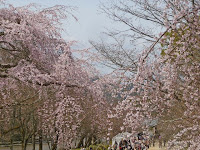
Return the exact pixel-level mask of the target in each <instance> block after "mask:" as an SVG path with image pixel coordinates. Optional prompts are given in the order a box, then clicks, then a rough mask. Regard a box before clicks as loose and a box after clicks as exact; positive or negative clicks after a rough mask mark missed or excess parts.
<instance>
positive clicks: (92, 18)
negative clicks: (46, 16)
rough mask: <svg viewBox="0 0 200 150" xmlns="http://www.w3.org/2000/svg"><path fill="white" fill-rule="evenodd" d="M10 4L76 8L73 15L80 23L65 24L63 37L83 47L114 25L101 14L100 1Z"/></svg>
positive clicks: (44, 0)
mask: <svg viewBox="0 0 200 150" xmlns="http://www.w3.org/2000/svg"><path fill="white" fill-rule="evenodd" d="M104 1H105V0H104ZM8 2H10V3H11V4H13V5H14V6H23V5H27V4H30V3H36V4H39V5H41V6H44V7H51V6H54V5H67V6H74V7H76V8H77V9H76V10H75V11H74V12H73V13H74V15H75V16H76V17H77V18H78V21H76V20H74V19H70V20H69V21H68V23H67V24H64V25H63V27H64V29H66V31H67V32H66V33H63V35H64V38H66V39H71V40H77V41H79V43H81V45H82V46H83V47H85V46H89V43H88V40H96V39H98V38H99V37H100V33H101V32H103V31H105V28H109V27H111V25H112V23H111V21H110V20H109V19H108V18H107V17H106V16H105V15H104V14H102V13H101V12H100V9H99V5H100V0H8ZM101 2H102V0H101Z"/></svg>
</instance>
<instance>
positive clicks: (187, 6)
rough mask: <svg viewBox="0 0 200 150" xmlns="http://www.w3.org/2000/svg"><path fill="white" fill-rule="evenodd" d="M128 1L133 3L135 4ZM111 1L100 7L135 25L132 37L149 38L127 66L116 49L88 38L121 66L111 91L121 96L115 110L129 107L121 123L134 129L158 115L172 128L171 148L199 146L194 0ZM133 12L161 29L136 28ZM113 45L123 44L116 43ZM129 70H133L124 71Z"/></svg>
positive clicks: (196, 3)
mask: <svg viewBox="0 0 200 150" xmlns="http://www.w3.org/2000/svg"><path fill="white" fill-rule="evenodd" d="M129 4H134V5H135V4H136V5H135V7H136V9H134V7H133V5H129ZM111 6H112V7H108V5H104V7H103V8H105V9H104V10H105V12H106V13H107V14H109V15H110V17H111V18H114V19H115V20H116V21H118V22H122V23H124V24H126V25H127V26H128V27H129V28H130V30H131V31H134V32H133V36H132V37H135V38H136V39H138V38H142V39H141V40H143V41H144V40H146V41H149V43H148V44H147V45H146V47H145V49H143V50H142V51H140V52H139V53H140V55H138V56H137V57H136V58H138V59H136V60H135V59H133V60H135V61H136V62H137V65H134V63H133V65H130V67H127V66H124V65H123V62H125V61H123V58H121V57H120V55H117V56H118V57H115V56H116V55H112V53H111V50H112V47H109V48H107V47H106V46H105V45H102V44H94V43H93V45H94V46H95V48H96V49H97V50H98V51H100V53H102V55H103V56H104V58H106V59H108V60H109V61H111V62H112V63H115V64H116V65H117V66H118V68H120V69H118V70H119V71H118V73H119V74H118V79H119V81H120V82H118V83H120V84H118V86H119V89H118V90H117V91H115V92H116V93H120V94H121V95H123V96H124V97H123V98H122V99H124V100H123V101H122V102H121V103H120V104H119V106H118V107H117V110H118V112H122V111H123V110H124V109H125V110H127V111H128V113H127V115H126V118H125V122H124V126H125V127H130V128H132V130H133V131H137V128H138V127H139V126H144V125H145V124H144V122H145V120H150V119H155V118H158V119H159V125H160V126H163V125H164V126H165V127H166V126H167V125H168V128H167V127H166V129H165V128H164V129H162V130H166V131H170V132H171V133H173V134H172V136H170V138H169V140H170V141H169V143H168V147H169V148H170V149H185V148H186V149H199V143H198V141H199V131H200V130H199V123H200V120H199V117H198V116H199V113H198V112H197V110H198V109H199V98H200V95H199V89H200V87H199V86H200V83H199V77H200V76H199V75H200V74H199V67H200V66H199V65H200V63H199V58H200V57H199V46H200V44H199V31H200V28H199V23H200V22H199V20H200V19H199V9H200V3H199V1H195V0H192V1H190V0H182V1H180V0H175V1H172V0H166V1H159V0H158V1H154V2H152V1H148V0H144V1H143V0H140V1H138V0H133V1H132V0H130V1H126V2H125V1H116V3H113V5H111ZM138 9H139V10H138ZM116 10H118V11H116ZM120 13H121V14H120ZM133 17H138V18H140V19H144V20H146V21H150V22H154V23H155V24H157V25H160V26H162V27H163V29H162V30H163V31H162V32H161V33H160V34H155V33H152V32H148V31H147V30H144V29H143V28H142V27H138V28H136V27H135V25H134V21H133V19H134V18H133ZM147 28H148V26H147ZM118 33H119V34H120V33H121V32H118ZM118 33H116V34H115V33H114V34H113V35H117V34H118ZM130 34H131V33H130V32H129V35H130ZM113 35H112V36H113ZM116 39H117V38H116ZM133 39H134V38H133ZM117 40H118V39H117ZM118 41H119V40H118ZM119 44H120V43H119ZM114 48H115V47H114ZM118 50H121V51H122V52H124V50H125V49H123V48H122V47H120V46H119V47H118ZM117 52H118V51H117ZM117 52H116V53H117ZM124 54H125V53H124ZM127 54H128V53H127ZM135 54H136V53H135ZM126 56H127V57H128V56H131V55H126ZM116 58H117V61H118V62H117V61H115V59H116ZM124 58H126V57H124ZM120 61H121V62H122V65H120V63H119V62H120ZM133 62H134V61H133ZM125 64H126V63H125ZM132 70H134V71H133V74H131V73H127V72H128V71H130V72H132ZM115 72H117V71H115ZM127 85H128V86H127ZM127 87H129V88H127ZM130 87H131V88H130ZM144 129H145V128H144ZM166 131H165V133H164V134H165V135H166V134H167V133H166Z"/></svg>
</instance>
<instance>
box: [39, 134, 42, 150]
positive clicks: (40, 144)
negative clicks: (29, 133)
mask: <svg viewBox="0 0 200 150" xmlns="http://www.w3.org/2000/svg"><path fill="white" fill-rule="evenodd" d="M39 150H42V131H40V133H39Z"/></svg>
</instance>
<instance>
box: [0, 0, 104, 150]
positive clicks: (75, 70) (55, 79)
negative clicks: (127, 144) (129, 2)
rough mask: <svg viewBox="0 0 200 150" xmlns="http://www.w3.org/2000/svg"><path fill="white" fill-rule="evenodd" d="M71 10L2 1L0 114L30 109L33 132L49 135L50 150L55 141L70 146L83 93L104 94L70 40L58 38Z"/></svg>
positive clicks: (100, 97) (55, 146)
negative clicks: (73, 52)
mask: <svg viewBox="0 0 200 150" xmlns="http://www.w3.org/2000/svg"><path fill="white" fill-rule="evenodd" d="M71 9H72V8H71V7H68V6H61V5H57V6H54V7H50V8H44V9H41V8H40V7H39V6H37V5H35V4H30V5H27V6H23V7H14V6H12V5H10V4H9V5H7V4H5V3H3V2H2V1H1V9H0V20H1V21H0V91H1V94H0V97H1V102H0V108H1V114H0V115H1V118H2V119H3V118H4V116H5V115H6V114H10V113H11V112H10V111H11V110H12V108H13V107H14V106H18V105H19V106H20V108H22V109H23V111H21V113H22V114H20V115H24V116H26V117H24V119H25V118H27V115H28V114H29V113H28V112H29V110H30V111H31V110H32V111H33V112H34V115H36V117H37V119H38V120H37V131H34V134H35V132H37V135H39V137H40V138H42V136H44V135H46V136H47V137H48V138H50V139H51V141H52V142H51V149H52V150H55V149H57V147H58V145H60V146H63V147H64V148H66V149H69V148H70V143H71V142H72V140H73V139H74V137H75V135H76V133H77V132H76V131H77V128H78V127H79V125H80V122H81V119H82V118H81V115H80V114H81V113H83V109H82V108H81V107H80V101H84V100H85V99H86V97H85V96H84V95H85V94H86V93H87V94H88V95H90V97H92V99H93V100H94V101H97V102H100V101H101V100H102V96H103V94H102V91H101V86H100V85H99V84H98V83H95V82H93V81H92V80H91V79H92V78H93V76H95V75H96V74H95V75H94V74H93V72H94V71H90V70H91V68H92V67H90V68H89V67H87V66H89V65H88V64H87V63H86V62H85V61H82V60H80V59H78V58H75V57H74V56H73V55H72V48H71V46H72V45H73V43H74V41H68V42H66V41H65V40H64V39H63V38H62V36H61V32H62V31H63V29H62V28H61V25H62V20H64V19H67V18H68V17H70V16H73V15H72V14H71ZM73 17H74V16H73ZM75 19H76V18H75ZM19 84H20V86H18V85H19ZM25 87H30V89H32V90H33V91H34V92H35V97H33V95H32V94H31V93H29V92H28V90H29V88H27V89H26V90H27V91H26V90H24V91H25V92H22V91H23V90H22V91H21V90H19V88H25ZM10 91H12V92H10ZM34 92H33V93H34ZM14 96H17V97H18V99H17V100H16V99H14V98H13V97H14ZM23 96H24V97H26V98H24V97H23ZM30 99H31V100H30ZM33 105H34V107H33ZM29 106H30V107H29ZM23 113H24V114H23ZM11 120H12V119H11ZM4 123H5V122H4ZM28 126H29V125H28ZM19 128H20V129H22V126H20V127H19ZM26 128H27V126H26ZM13 129H14V128H12V127H11V130H13ZM28 138H29V137H28ZM28 138H27V139H28ZM26 141H27V140H26ZM22 149H23V150H25V149H26V143H23V144H22Z"/></svg>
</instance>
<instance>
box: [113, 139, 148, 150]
mask: <svg viewBox="0 0 200 150" xmlns="http://www.w3.org/2000/svg"><path fill="white" fill-rule="evenodd" d="M149 145H150V140H149V138H148V136H144V135H139V136H137V137H133V138H130V139H129V140H127V139H122V140H121V141H120V142H119V143H117V142H116V141H115V143H114V145H113V148H112V149H113V150H117V149H119V150H148V149H149Z"/></svg>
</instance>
